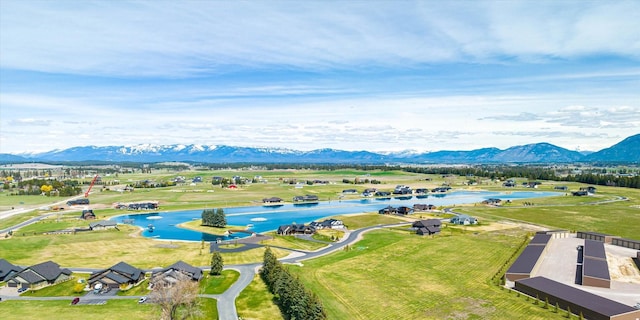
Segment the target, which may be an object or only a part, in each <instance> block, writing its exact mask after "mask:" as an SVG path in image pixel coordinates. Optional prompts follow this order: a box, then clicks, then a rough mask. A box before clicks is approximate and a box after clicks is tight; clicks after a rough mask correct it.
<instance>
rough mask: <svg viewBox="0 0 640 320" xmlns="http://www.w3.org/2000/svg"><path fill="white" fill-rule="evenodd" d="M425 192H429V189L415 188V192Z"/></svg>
mask: <svg viewBox="0 0 640 320" xmlns="http://www.w3.org/2000/svg"><path fill="white" fill-rule="evenodd" d="M425 193H429V189H427V188H418V189H416V194H425Z"/></svg>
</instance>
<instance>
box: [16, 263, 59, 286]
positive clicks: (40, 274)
mask: <svg viewBox="0 0 640 320" xmlns="http://www.w3.org/2000/svg"><path fill="white" fill-rule="evenodd" d="M69 279H71V270H69V269H61V268H60V265H58V264H57V263H55V262H53V261H47V262H43V263H40V264H36V265H33V266H30V267H27V268H25V269H24V270H22V271H20V272H18V273H16V274H14V275H13V276H11V279H9V280H7V284H8V285H9V287H12V288H16V287H20V288H31V289H36V288H42V287H46V286H50V285H53V284H56V283H60V282H64V281H67V280H69Z"/></svg>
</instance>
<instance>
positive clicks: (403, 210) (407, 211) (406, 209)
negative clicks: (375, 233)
mask: <svg viewBox="0 0 640 320" xmlns="http://www.w3.org/2000/svg"><path fill="white" fill-rule="evenodd" d="M397 213H398V214H404V215H407V214H412V213H413V208H410V207H405V206H400V207H398V210H397Z"/></svg>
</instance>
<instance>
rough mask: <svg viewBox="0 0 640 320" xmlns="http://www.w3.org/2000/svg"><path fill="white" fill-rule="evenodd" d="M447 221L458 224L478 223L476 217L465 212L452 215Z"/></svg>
mask: <svg viewBox="0 0 640 320" xmlns="http://www.w3.org/2000/svg"><path fill="white" fill-rule="evenodd" d="M449 222H451V223H453V224H460V225H470V224H478V219H476V218H474V217H472V216H468V215H466V214H459V215H457V216H455V217H452V218H451V219H450V220H449Z"/></svg>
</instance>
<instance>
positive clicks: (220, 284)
mask: <svg viewBox="0 0 640 320" xmlns="http://www.w3.org/2000/svg"><path fill="white" fill-rule="evenodd" d="M239 277H240V272H238V271H235V270H223V271H222V274H221V275H219V276H213V275H210V274H209V273H208V272H205V275H204V279H202V280H201V281H200V289H201V290H202V293H206V294H220V293H223V292H225V291H227V289H229V287H231V285H233V284H234V283H235V282H236V281H237V280H238V278H239Z"/></svg>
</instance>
